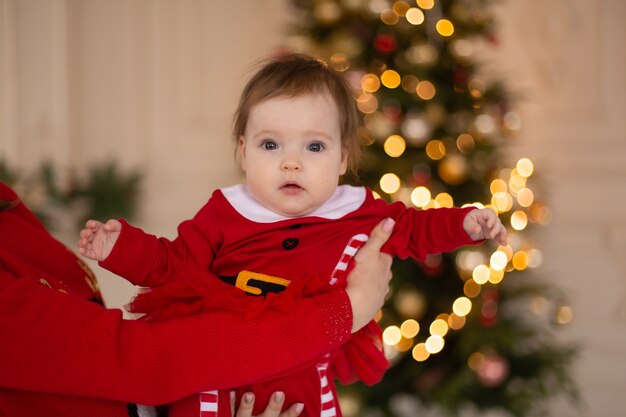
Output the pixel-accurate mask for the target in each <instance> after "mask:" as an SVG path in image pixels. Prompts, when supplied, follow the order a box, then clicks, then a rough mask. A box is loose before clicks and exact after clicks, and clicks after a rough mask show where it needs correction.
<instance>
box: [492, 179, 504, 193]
mask: <svg viewBox="0 0 626 417" xmlns="http://www.w3.org/2000/svg"><path fill="white" fill-rule="evenodd" d="M489 190H490V191H491V194H495V193H506V192H507V190H508V187H507V185H506V182H504V180H503V179H500V178H498V179H495V180H493V181H491V184H490V185H489Z"/></svg>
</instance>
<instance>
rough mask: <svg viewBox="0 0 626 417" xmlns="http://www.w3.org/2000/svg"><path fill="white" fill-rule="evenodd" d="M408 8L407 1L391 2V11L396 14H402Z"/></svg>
mask: <svg viewBox="0 0 626 417" xmlns="http://www.w3.org/2000/svg"><path fill="white" fill-rule="evenodd" d="M410 8H411V6H409V3H407V2H406V1H403V0H400V1H397V2H395V3H394V4H393V11H394V12H396V14H397V15H398V16H404V15H405V14H406V12H407V11H408V10H409V9H410Z"/></svg>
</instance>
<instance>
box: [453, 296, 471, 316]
mask: <svg viewBox="0 0 626 417" xmlns="http://www.w3.org/2000/svg"><path fill="white" fill-rule="evenodd" d="M452 311H453V312H454V314H456V315H457V316H459V317H465V316H467V315H468V314H469V312H470V311H472V302H471V300H470V299H469V298H467V297H459V298H457V299H456V300H454V303H452Z"/></svg>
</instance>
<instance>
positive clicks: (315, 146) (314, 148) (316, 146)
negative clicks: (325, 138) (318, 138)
mask: <svg viewBox="0 0 626 417" xmlns="http://www.w3.org/2000/svg"><path fill="white" fill-rule="evenodd" d="M307 149H308V150H309V151H311V152H322V151H323V150H324V144H322V143H319V142H313V143H311V144H310V145H309V146H307Z"/></svg>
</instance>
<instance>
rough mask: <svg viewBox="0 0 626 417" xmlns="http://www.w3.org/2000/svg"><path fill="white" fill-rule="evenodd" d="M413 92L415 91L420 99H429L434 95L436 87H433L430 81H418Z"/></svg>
mask: <svg viewBox="0 0 626 417" xmlns="http://www.w3.org/2000/svg"><path fill="white" fill-rule="evenodd" d="M415 92H416V93H417V96H418V97H419V98H421V99H422V100H430V99H432V98H433V97H435V94H436V93H437V89H436V88H435V85H434V84H433V83H431V82H430V81H420V82H419V83H418V84H417V87H416V88H415Z"/></svg>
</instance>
